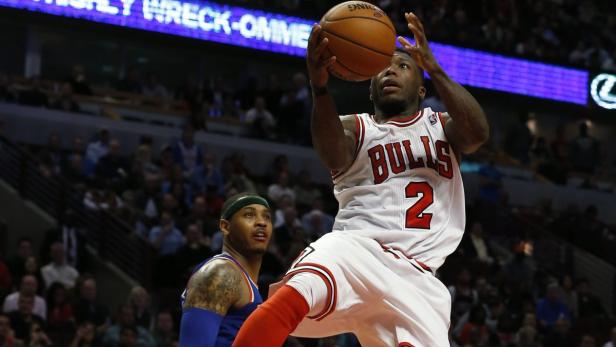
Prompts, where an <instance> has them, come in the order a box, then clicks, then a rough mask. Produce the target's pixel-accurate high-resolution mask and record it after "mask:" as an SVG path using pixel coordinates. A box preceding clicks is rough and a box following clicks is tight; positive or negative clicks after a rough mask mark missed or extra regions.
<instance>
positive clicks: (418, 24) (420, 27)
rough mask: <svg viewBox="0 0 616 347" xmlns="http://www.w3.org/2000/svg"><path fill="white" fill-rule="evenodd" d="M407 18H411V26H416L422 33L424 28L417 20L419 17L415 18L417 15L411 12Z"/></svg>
mask: <svg viewBox="0 0 616 347" xmlns="http://www.w3.org/2000/svg"><path fill="white" fill-rule="evenodd" d="M409 17H410V18H411V20H412V21H413V24H415V26H417V27H418V28H419V29H420V30H421V31H422V32H425V31H424V26H423V23H422V22H421V21H420V20H419V17H417V15H416V14H415V13H413V12H411V13H409Z"/></svg>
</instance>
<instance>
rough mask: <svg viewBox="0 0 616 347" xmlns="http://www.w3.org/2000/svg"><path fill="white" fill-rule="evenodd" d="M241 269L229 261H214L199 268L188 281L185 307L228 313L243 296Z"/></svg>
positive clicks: (221, 313)
mask: <svg viewBox="0 0 616 347" xmlns="http://www.w3.org/2000/svg"><path fill="white" fill-rule="evenodd" d="M241 276H242V275H241V274H240V270H239V269H238V268H237V267H236V266H234V265H233V264H230V263H229V262H227V261H213V262H212V263H211V264H208V265H206V266H204V267H203V268H201V269H199V271H197V272H196V273H195V274H194V275H193V276H192V278H191V279H190V282H189V283H188V287H187V295H186V301H185V302H184V308H190V307H198V308H203V309H206V310H210V311H213V312H216V313H218V314H220V315H222V316H224V315H226V314H227V311H229V308H231V306H233V305H234V304H235V303H236V302H237V301H238V300H239V299H240V296H241V292H242V285H243V283H242V277H241Z"/></svg>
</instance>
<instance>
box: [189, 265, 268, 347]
mask: <svg viewBox="0 0 616 347" xmlns="http://www.w3.org/2000/svg"><path fill="white" fill-rule="evenodd" d="M216 259H219V260H227V261H230V262H233V263H235V264H236V265H237V266H238V267H239V268H240V270H242V274H243V275H244V279H245V280H246V281H247V283H248V284H249V285H250V302H249V303H248V304H246V305H245V306H243V307H241V308H238V309H236V308H233V307H232V308H230V309H229V312H227V315H226V316H225V317H224V318H223V320H222V323H221V324H220V329H219V330H218V338H217V339H216V347H230V346H231V344H233V340H235V336H236V335H237V333H238V331H239V330H240V327H241V326H242V324H243V323H244V321H245V320H246V318H248V316H249V315H250V314H251V313H252V311H254V310H255V309H256V308H257V306H259V305H260V304H261V303H263V298H261V294H260V293H259V290H258V288H257V286H256V284H255V283H254V282H253V281H252V279H250V276H248V273H247V272H246V271H245V270H244V268H243V267H242V265H240V263H239V262H238V261H237V260H235V259H234V258H233V257H232V256H230V255H228V254H218V255H215V256H213V257H212V258H209V259H206V260H205V261H203V262H202V263H200V264H199V265H197V266H196V267H195V269H194V270H193V272H192V273H193V274H194V273H195V272H197V271H198V270H199V269H201V268H202V267H203V266H204V265H205V264H207V263H209V262H210V261H212V260H216ZM189 281H190V280H189ZM185 300H186V289H184V291H183V292H182V296H181V298H180V304H181V307H184V301H185Z"/></svg>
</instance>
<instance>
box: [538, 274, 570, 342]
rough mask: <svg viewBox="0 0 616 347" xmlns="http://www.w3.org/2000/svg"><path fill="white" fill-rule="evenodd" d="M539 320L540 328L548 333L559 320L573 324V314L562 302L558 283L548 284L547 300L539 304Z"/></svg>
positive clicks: (540, 301)
mask: <svg viewBox="0 0 616 347" xmlns="http://www.w3.org/2000/svg"><path fill="white" fill-rule="evenodd" d="M537 319H538V320H539V325H540V327H542V328H544V329H547V330H548V331H549V330H550V329H552V328H553V327H554V324H556V322H557V321H558V320H566V321H568V322H571V313H570V312H569V309H568V308H567V306H565V303H564V302H563V301H562V297H561V291H560V287H559V286H558V284H557V283H550V284H548V286H547V293H546V296H545V298H543V299H540V300H539V301H538V302H537Z"/></svg>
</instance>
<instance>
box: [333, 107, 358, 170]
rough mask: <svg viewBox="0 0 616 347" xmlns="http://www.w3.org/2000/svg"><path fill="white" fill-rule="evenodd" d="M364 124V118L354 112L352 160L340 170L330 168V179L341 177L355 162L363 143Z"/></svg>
mask: <svg viewBox="0 0 616 347" xmlns="http://www.w3.org/2000/svg"><path fill="white" fill-rule="evenodd" d="M365 128H366V126H365V123H364V119H363V118H362V117H360V116H359V114H355V153H354V154H353V160H352V161H351V163H350V164H349V166H348V167H347V168H346V169H344V170H341V171H335V170H332V172H331V175H332V181H334V180H336V179H338V178H340V177H342V175H344V173H345V172H347V171H348V170H349V168H350V167H351V166H353V164H354V163H355V161H356V160H357V156H358V155H359V151H360V150H361V147H362V146H363V144H364V136H365V133H366V129H365Z"/></svg>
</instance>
